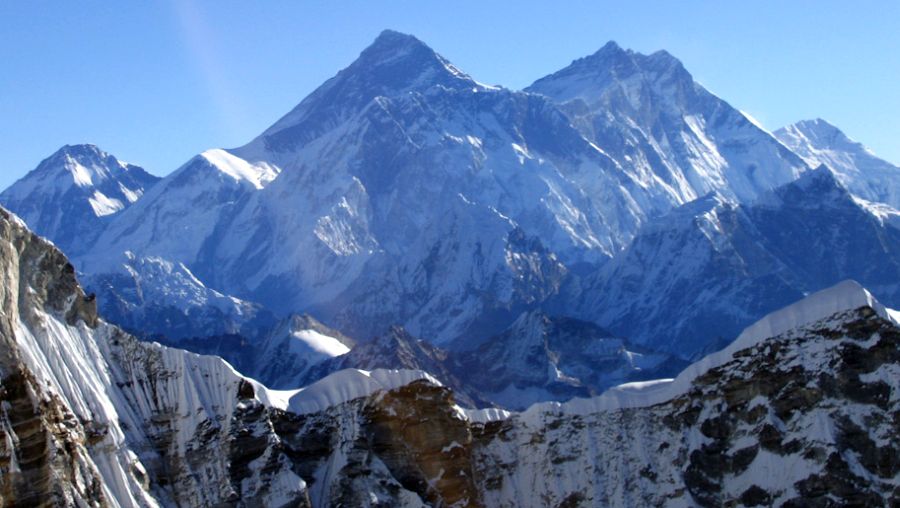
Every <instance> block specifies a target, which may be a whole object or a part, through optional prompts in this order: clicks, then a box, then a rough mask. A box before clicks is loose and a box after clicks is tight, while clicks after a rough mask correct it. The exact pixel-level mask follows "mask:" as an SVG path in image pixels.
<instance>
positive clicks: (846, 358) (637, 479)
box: [0, 212, 900, 507]
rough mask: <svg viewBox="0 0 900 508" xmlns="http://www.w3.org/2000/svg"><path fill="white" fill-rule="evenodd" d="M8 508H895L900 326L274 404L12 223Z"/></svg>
mask: <svg viewBox="0 0 900 508" xmlns="http://www.w3.org/2000/svg"><path fill="white" fill-rule="evenodd" d="M0 340H2V341H3V347H2V348H0V375H2V390H0V504H2V505H8V506H569V507H574V506H722V505H725V506H765V505H773V504H774V505H787V506H844V505H858V506H873V505H874V506H878V505H885V506H887V505H892V504H895V503H896V502H897V500H898V499H900V478H898V473H900V460H898V458H897V457H898V456H900V453H898V452H900V450H898V443H900V439H898V431H900V411H898V400H900V395H898V393H900V392H898V390H900V348H898V346H900V327H898V325H897V322H896V321H895V319H894V317H893V313H892V311H890V310H888V309H885V308H884V307H883V306H881V305H880V304H879V303H878V302H876V301H875V300H874V299H873V298H872V297H871V295H870V294H869V293H868V292H866V291H865V290H864V289H863V288H861V287H860V286H858V285H857V284H855V283H852V282H847V283H843V284H840V285H838V286H836V287H834V288H831V289H829V290H826V291H824V292H821V293H817V294H814V295H811V296H809V297H807V298H806V299H804V300H802V301H801V302H799V303H797V304H795V305H792V306H790V307H788V308H786V309H784V310H782V311H779V312H777V313H774V314H772V315H770V316H768V317H767V318H765V319H764V320H762V321H760V322H759V323H757V324H756V325H754V326H753V327H750V328H749V329H747V330H746V331H745V332H744V333H743V334H742V335H741V337H739V338H738V339H737V340H736V341H735V342H734V344H733V345H732V346H730V347H729V348H728V349H726V350H725V351H722V352H720V353H717V354H715V355H712V356H710V357H707V358H705V359H704V360H702V361H701V362H699V363H697V364H694V365H692V366H690V367H688V369H687V370H686V371H685V372H684V373H682V374H681V375H680V376H679V377H678V378H676V379H674V380H663V381H659V382H649V383H639V384H631V385H623V386H621V387H618V388H615V389H612V390H610V391H607V392H606V393H605V394H603V395H601V396H599V397H594V398H591V399H576V400H573V401H571V402H568V403H564V404H558V403H545V404H538V405H535V406H532V407H531V408H530V409H528V410H527V411H524V412H522V413H508V412H504V411H499V410H479V411H469V410H463V409H461V408H460V407H459V406H457V405H456V403H455V401H454V397H453V393H452V391H451V390H450V389H449V388H446V387H444V386H441V385H440V384H439V383H438V382H436V381H435V380H434V378H432V377H431V376H429V375H427V374H425V373H423V372H414V371H373V372H366V371H359V370H344V371H339V372H336V373H334V374H332V375H330V376H329V377H327V378H325V379H324V380H322V381H320V382H318V383H315V384H313V385H311V386H309V387H306V388H305V389H298V390H292V391H271V390H268V389H267V388H266V387H264V386H262V385H260V384H259V383H256V382H255V381H253V380H250V379H247V378H244V377H242V376H241V375H240V374H238V373H237V372H236V371H234V369H232V368H231V367H230V366H229V365H228V364H227V363H226V362H224V361H222V360H221V359H219V358H217V357H212V356H198V355H194V354H190V353H187V352H184V351H180V350H177V349H171V348H165V347H162V346H160V345H158V344H153V343H144V342H140V341H138V340H136V339H135V338H133V337H131V336H130V335H128V334H125V333H123V332H122V331H120V330H119V329H117V328H115V327H113V326H110V325H108V324H106V323H105V322H103V321H102V319H100V318H99V317H98V316H97V313H96V309H95V305H94V302H93V299H92V297H91V296H89V295H85V294H84V293H83V291H82V290H81V289H80V287H79V286H78V283H77V281H76V279H75V274H74V270H73V268H72V266H71V265H70V264H69V263H68V262H67V260H66V259H65V257H64V256H63V255H62V254H61V253H60V252H59V251H58V250H57V249H56V248H55V247H53V246H52V245H51V244H49V243H48V242H46V241H44V240H42V239H40V238H38V237H37V236H35V235H33V234H31V233H30V232H29V231H28V230H27V228H26V227H25V226H24V225H23V224H22V223H21V222H20V221H18V219H16V218H15V217H14V216H11V215H9V214H8V213H6V212H0Z"/></svg>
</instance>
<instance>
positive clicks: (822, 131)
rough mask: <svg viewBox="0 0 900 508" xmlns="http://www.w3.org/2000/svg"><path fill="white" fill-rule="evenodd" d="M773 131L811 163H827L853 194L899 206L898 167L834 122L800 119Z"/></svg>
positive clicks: (899, 180) (895, 206)
mask: <svg viewBox="0 0 900 508" xmlns="http://www.w3.org/2000/svg"><path fill="white" fill-rule="evenodd" d="M773 134H774V136H775V137H776V138H778V140H779V141H781V142H782V143H784V145H785V146H787V147H788V148H790V149H791V150H793V151H794V152H795V153H796V154H797V155H799V156H800V157H802V158H803V160H804V161H806V163H807V164H809V165H810V166H813V167H815V166H818V165H820V164H825V165H826V166H828V169H829V170H830V171H831V172H832V173H834V175H835V177H836V178H837V179H838V181H839V182H841V184H842V185H843V186H844V187H846V188H847V189H848V190H849V191H850V192H851V193H852V194H853V195H854V196H857V197H859V198H862V199H864V200H866V201H870V202H874V203H884V204H886V205H888V206H890V207H892V208H894V209H900V167H897V166H895V165H894V164H891V163H890V162H888V161H885V160H883V159H879V158H878V157H876V156H875V154H873V153H872V151H871V150H869V149H868V148H866V147H865V146H864V145H862V144H861V143H858V142H856V141H854V140H852V139H850V138H849V137H848V136H847V135H846V134H844V133H843V132H842V131H841V130H840V129H838V128H837V127H835V126H834V125H832V124H830V123H828V122H826V121H825V120H822V119H821V118H817V119H815V120H803V121H800V122H797V123H795V124H793V125H789V126H787V127H784V128H781V129H778V130H777V131H775V132H774V133H773Z"/></svg>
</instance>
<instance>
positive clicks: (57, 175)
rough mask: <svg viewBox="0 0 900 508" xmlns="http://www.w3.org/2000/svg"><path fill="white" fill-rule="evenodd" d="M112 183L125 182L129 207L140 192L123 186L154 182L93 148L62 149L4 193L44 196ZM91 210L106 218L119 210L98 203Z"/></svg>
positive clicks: (141, 171)
mask: <svg viewBox="0 0 900 508" xmlns="http://www.w3.org/2000/svg"><path fill="white" fill-rule="evenodd" d="M111 179H112V180H116V179H124V180H125V181H123V182H122V183H123V189H122V190H123V194H124V197H125V200H126V204H130V203H133V202H135V201H137V199H138V198H139V197H140V196H141V194H142V192H143V189H142V188H138V189H128V188H127V187H128V185H125V184H131V182H128V180H132V179H134V180H138V183H142V184H147V183H152V182H154V181H155V180H156V177H153V176H152V175H149V174H148V173H146V172H145V171H144V170H143V169H142V168H140V167H138V166H134V165H132V164H128V163H125V162H122V161H120V160H118V159H117V158H115V157H114V156H112V155H110V154H108V153H106V152H104V151H103V150H101V149H100V148H98V147H97V146H96V145H90V144H79V145H65V146H63V147H62V148H60V149H59V150H57V151H56V152H54V153H53V155H51V156H50V157H47V158H46V159H44V160H43V161H41V163H40V164H39V165H38V166H37V168H35V169H34V170H32V171H31V172H30V173H28V174H27V175H25V176H24V177H23V178H22V179H21V180H19V181H18V182H16V184H14V185H13V186H12V187H10V189H9V190H8V191H7V192H11V191H13V189H16V188H17V192H18V193H20V194H21V193H27V192H29V191H31V192H33V191H36V190H37V191H44V192H46V191H48V190H50V189H51V188H52V189H54V190H58V191H65V190H67V189H69V188H70V187H72V186H76V187H80V188H84V189H90V188H96V187H100V186H102V184H103V183H104V182H106V181H108V180H111ZM125 191H129V192H125ZM123 206H124V205H123ZM94 208H95V212H96V213H97V215H98V216H101V215H109V214H110V213H114V212H115V211H118V210H119V209H121V207H118V208H116V207H103V206H101V203H97V204H96V205H95V206H94ZM111 208H114V209H111Z"/></svg>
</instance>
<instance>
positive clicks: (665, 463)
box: [286, 307, 900, 507]
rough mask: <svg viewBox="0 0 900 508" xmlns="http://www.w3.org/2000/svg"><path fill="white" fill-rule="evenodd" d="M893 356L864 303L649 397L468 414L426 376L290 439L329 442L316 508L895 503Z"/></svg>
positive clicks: (316, 467)
mask: <svg viewBox="0 0 900 508" xmlns="http://www.w3.org/2000/svg"><path fill="white" fill-rule="evenodd" d="M898 351H900V329H898V327H897V326H896V325H895V324H894V323H891V322H888V321H886V320H885V319H884V318H882V317H881V316H879V315H878V314H876V312H875V311H873V309H872V308H870V307H862V308H859V309H854V310H849V311H843V312H841V313H839V314H837V315H834V316H832V317H830V318H827V319H824V320H822V321H818V322H815V323H811V324H809V325H806V326H804V327H801V328H795V329H792V330H790V331H788V332H785V333H783V334H780V335H779V336H777V337H774V338H771V339H768V340H765V341H761V342H759V343H758V344H756V345H754V346H752V347H750V348H747V349H744V350H740V351H738V352H736V353H735V354H734V356H733V357H732V358H731V359H730V360H729V361H727V362H725V363H724V364H722V365H718V366H716V367H714V368H712V369H709V370H707V371H706V372H704V373H702V374H701V375H700V376H698V377H697V378H696V379H694V381H693V382H692V383H691V386H690V387H689V389H688V390H687V391H685V392H684V393H681V394H680V395H678V396H676V397H674V398H672V399H671V400H668V401H665V402H662V403H659V404H655V405H650V406H638V407H631V408H623V409H610V410H588V411H579V410H573V409H569V406H567V405H562V406H547V405H544V406H540V405H539V406H536V407H534V408H532V409H530V410H529V411H527V412H525V413H522V414H513V415H512V416H510V417H508V418H506V419H502V420H497V421H488V422H486V423H475V422H472V421H466V420H463V419H461V418H460V416H459V415H457V414H455V413H454V412H453V411H450V407H451V406H450V404H451V400H450V399H449V398H447V396H446V395H441V394H442V393H443V394H448V393H449V392H447V390H446V389H445V388H438V387H433V386H428V385H427V384H425V383H422V384H419V385H410V386H408V387H406V388H405V389H403V390H400V391H397V392H392V393H391V394H389V395H387V396H377V397H372V398H369V399H364V400H358V401H355V402H354V403H352V404H345V405H343V406H340V407H338V408H332V409H330V410H328V411H327V412H325V413H319V414H316V415H312V416H309V417H307V419H305V420H303V421H302V425H299V424H298V425H295V427H294V428H297V429H299V430H298V431H297V434H296V435H295V436H294V437H292V438H290V440H293V441H292V442H293V443H295V444H299V443H308V442H310V441H312V440H315V439H316V438H315V436H319V438H324V437H325V436H328V437H329V438H330V439H327V440H325V441H327V442H328V443H329V444H328V445H327V446H319V447H317V448H316V452H315V454H313V455H314V456H307V457H305V458H303V459H302V460H301V462H302V463H304V464H305V465H303V466H301V469H303V470H307V471H310V473H307V475H312V474H313V473H312V472H311V471H316V473H315V477H316V479H317V481H318V482H319V483H318V484H316V483H313V484H312V487H311V491H312V492H313V494H314V495H313V502H314V505H317V506H324V505H327V504H328V503H335V502H338V501H340V500H348V499H350V497H351V496H353V495H354V494H350V492H351V491H358V489H361V488H362V489H368V488H371V489H379V488H382V489H383V487H379V486H385V485H395V484H400V485H401V486H402V489H400V487H397V488H396V489H395V490H394V492H395V494H394V497H391V498H389V499H390V501H389V504H390V503H395V504H398V505H399V504H403V503H409V501H408V500H404V498H402V497H401V496H400V493H401V492H402V493H403V494H404V495H406V493H407V491H411V492H414V493H416V495H417V496H419V498H420V499H423V500H426V502H428V503H429V504H431V505H450V504H451V503H452V502H453V501H454V500H459V499H462V498H463V497H464V498H465V501H466V502H465V503H462V504H469V505H483V506H510V507H511V506H661V505H667V506H759V505H782V506H810V505H813V506H820V505H821V506H832V505H835V506H837V505H840V506H846V505H859V506H882V505H883V506H888V505H891V503H894V502H895V501H896V499H898V498H900V461H898V460H897V457H898V452H900V450H898V444H897V443H898V442H900V441H898V439H897V438H898V426H897V421H898V419H900V399H898V397H897V393H900V392H898V388H900V384H898V380H900V376H898V374H900V353H898ZM322 429H326V430H324V431H323V430H322ZM320 432H322V434H319V433H320ZM300 436H305V437H300ZM337 436H340V437H337ZM290 440H288V439H286V441H290ZM451 440H452V443H451V442H450V441H451ZM439 446H443V448H440V449H441V450H442V452H441V453H436V451H437V450H438V447H439ZM363 456H367V457H370V458H369V460H367V461H365V462H363V461H361V460H359V459H360V458H361V457H363ZM363 464H365V466H363ZM329 468H330V469H329ZM441 470H443V476H441V475H437V476H429V475H432V474H434V472H436V471H441ZM305 477H306V476H305ZM428 478H431V479H432V481H423V479H426V480H427V479H428ZM439 479H446V481H445V482H443V483H442V482H441V481H439ZM472 480H474V485H472V484H471V483H470V482H471V481H472ZM323 481H324V484H323V483H321V482H323ZM379 492H383V490H382V491H379ZM416 502H418V501H416Z"/></svg>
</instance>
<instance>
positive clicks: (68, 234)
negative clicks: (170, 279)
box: [0, 145, 159, 254]
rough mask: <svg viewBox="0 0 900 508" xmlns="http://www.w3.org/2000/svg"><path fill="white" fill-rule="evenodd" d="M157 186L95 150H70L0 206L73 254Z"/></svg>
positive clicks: (13, 189)
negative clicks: (116, 216)
mask: <svg viewBox="0 0 900 508" xmlns="http://www.w3.org/2000/svg"><path fill="white" fill-rule="evenodd" d="M158 180H159V178H157V177H155V176H153V175H151V174H149V173H147V172H146V171H144V170H143V169H142V168H140V167H138V166H135V165H132V164H128V163H125V162H122V161H120V160H118V159H117V158H115V157H114V156H112V155H110V154H108V153H106V152H104V151H103V150H100V149H99V148H97V147H96V146H94V145H66V146H64V147H62V148H60V149H59V150H57V151H56V152H55V153H54V154H53V155H51V156H50V157H47V158H46V159H44V160H43V161H42V162H41V163H40V164H39V165H38V166H37V167H36V168H35V169H33V170H32V171H30V172H29V173H28V174H26V175H25V176H24V177H22V178H21V179H19V180H18V181H16V182H15V183H14V184H13V185H11V186H10V187H9V188H8V189H6V190H5V191H3V193H2V194H0V204H2V205H3V206H5V207H7V208H9V209H10V210H12V211H13V212H15V213H16V214H17V215H19V216H20V217H21V218H22V219H23V220H25V222H26V223H28V225H29V227H31V228H32V229H33V230H34V231H35V232H37V233H38V234H40V235H43V236H46V237H48V238H52V239H53V241H54V242H55V243H56V244H57V245H59V246H60V247H61V248H62V249H64V250H65V251H66V252H67V253H69V254H73V253H76V252H77V251H79V250H80V249H82V248H84V247H85V246H86V245H90V244H91V242H92V241H93V240H94V239H96V238H97V236H98V235H99V234H100V233H101V232H102V229H103V227H104V226H105V224H106V223H107V220H108V219H109V218H110V216H113V215H116V214H118V213H120V212H122V211H123V210H125V209H126V208H129V207H130V206H131V205H133V204H134V203H135V202H136V201H137V200H138V199H140V198H141V196H143V195H144V192H145V191H146V190H147V189H149V188H150V187H152V186H153V185H155V184H156V182H157V181H158Z"/></svg>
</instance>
